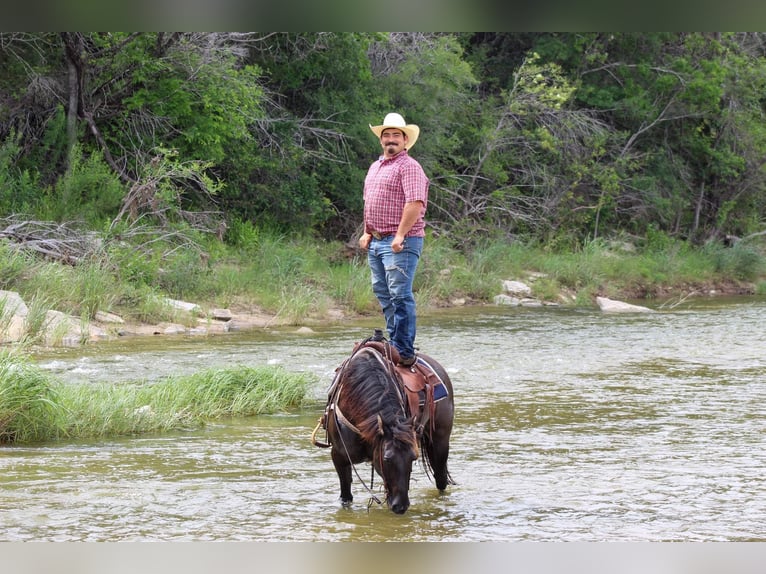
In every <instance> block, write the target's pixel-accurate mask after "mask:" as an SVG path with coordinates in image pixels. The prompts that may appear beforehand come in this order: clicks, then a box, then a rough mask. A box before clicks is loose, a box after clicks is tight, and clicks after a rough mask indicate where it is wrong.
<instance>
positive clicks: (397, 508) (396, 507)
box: [388, 497, 410, 514]
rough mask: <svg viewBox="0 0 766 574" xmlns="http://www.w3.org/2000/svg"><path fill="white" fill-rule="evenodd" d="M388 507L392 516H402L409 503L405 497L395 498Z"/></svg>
mask: <svg viewBox="0 0 766 574" xmlns="http://www.w3.org/2000/svg"><path fill="white" fill-rule="evenodd" d="M388 506H389V508H390V509H391V512H393V513H394V514H404V513H405V512H407V509H408V508H409V507H410V501H409V500H408V499H407V498H406V497H397V498H395V499H394V500H392V501H391V502H390V504H389V505H388Z"/></svg>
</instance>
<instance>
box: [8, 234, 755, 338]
mask: <svg viewBox="0 0 766 574" xmlns="http://www.w3.org/2000/svg"><path fill="white" fill-rule="evenodd" d="M227 238H228V242H227V243H222V242H220V241H217V240H216V239H214V238H212V237H206V238H204V239H203V240H202V241H200V243H199V244H198V245H197V248H195V250H194V251H193V252H192V251H190V252H188V253H187V252H185V251H184V250H183V249H178V246H177V245H174V244H172V243H168V242H163V241H159V240H158V241H156V242H154V241H148V240H147V241H144V242H143V243H141V244H136V245H131V244H129V243H128V242H126V241H120V242H113V243H109V244H108V246H107V248H105V249H104V251H103V253H101V254H100V255H99V258H98V259H94V260H93V261H89V262H88V263H87V264H85V265H78V266H65V265H61V264H58V263H56V262H50V261H44V260H39V259H34V258H32V257H30V256H26V255H25V256H23V255H20V254H19V252H18V251H17V250H14V249H8V248H7V247H6V248H4V247H3V245H2V243H0V271H2V273H0V281H1V282H2V283H0V285H1V286H2V287H4V288H5V289H10V290H16V291H19V293H20V294H21V295H22V297H24V298H25V299H29V298H38V299H39V300H40V301H45V302H46V304H48V305H49V308H51V309H56V310H59V311H62V312H64V313H68V314H71V315H75V316H80V317H83V318H84V319H90V318H92V317H93V316H94V315H95V313H96V311H98V310H104V311H112V312H115V313H118V314H120V315H122V316H123V317H124V318H126V319H127V320H137V321H141V322H144V323H159V322H163V321H173V322H195V321H196V318H195V317H184V316H181V315H179V313H178V312H177V311H175V310H174V309H172V308H169V307H168V306H167V305H165V304H163V303H162V301H163V298H164V297H171V298H184V299H186V300H188V301H192V302H195V303H197V304H198V305H200V306H201V307H202V308H203V309H206V308H207V309H209V308H212V307H230V306H234V307H237V308H242V307H245V308H247V307H251V308H258V309H259V310H261V311H264V312H266V313H271V314H273V315H275V316H277V320H278V321H279V322H282V323H287V324H299V323H302V322H303V321H305V320H307V319H310V318H311V319H322V318H325V317H328V316H330V313H329V311H330V310H332V309H333V308H335V307H339V308H341V309H342V310H345V311H348V312H351V313H358V314H375V313H378V312H379V307H378V304H377V301H376V300H375V298H374V296H373V294H372V290H371V288H370V276H369V269H368V267H367V262H366V258H365V256H364V254H363V253H362V254H357V255H353V256H351V257H348V251H347V248H346V247H345V246H344V245H343V244H341V243H340V242H331V241H322V240H320V239H317V238H315V237H310V236H304V237H300V236H286V235H283V234H280V233H278V232H276V231H273V230H269V229H262V228H259V227H256V226H254V225H253V224H251V223H246V222H234V223H233V224H232V226H231V228H230V230H229V233H228V234H227ZM624 243H625V242H623V244H624ZM634 243H635V245H632V246H631V247H633V249H625V248H624V245H623V246H620V245H619V244H618V243H617V242H613V243H611V242H608V241H605V240H596V241H591V242H589V243H587V244H584V245H582V246H580V247H579V248H577V249H575V250H572V251H556V250H554V249H552V248H551V247H550V246H549V245H535V244H526V243H524V242H522V241H513V242H509V241H507V240H505V239H502V238H501V239H497V240H486V241H484V242H478V243H471V244H470V245H461V244H460V243H459V241H458V240H457V239H456V238H454V237H450V236H448V235H442V236H439V237H436V236H431V235H429V236H428V237H427V238H426V242H425V247H424V251H423V255H422V257H421V260H420V264H419V268H418V273H417V275H416V276H415V291H416V298H417V301H418V304H419V305H420V308H421V311H423V310H427V309H428V308H429V307H438V306H442V305H444V304H449V303H450V302H451V301H452V300H455V299H465V300H466V301H468V302H479V303H482V302H489V301H492V298H493V297H494V296H495V295H497V294H498V293H499V291H500V290H501V287H502V281H503V280H504V279H518V280H527V279H531V278H532V277H533V274H534V277H536V279H535V281H533V282H532V281H530V284H531V286H532V289H533V293H534V295H535V296H537V297H539V298H542V299H546V300H557V295H558V294H559V292H560V291H566V292H567V294H568V295H570V297H569V299H568V300H569V301H573V304H575V305H592V304H594V303H593V298H594V296H595V295H596V294H601V295H606V296H612V297H620V296H629V297H632V298H640V297H655V296H658V295H661V294H667V293H671V292H673V290H674V289H676V290H685V291H686V292H688V291H689V290H691V289H692V288H693V286H694V285H701V284H711V283H716V282H723V281H734V282H737V281H739V282H749V283H751V284H755V285H759V281H763V280H765V279H766V277H765V276H764V273H766V265H765V264H764V262H765V261H766V259H765V258H764V255H763V250H759V249H758V248H757V246H756V245H749V244H748V245H739V244H738V245H737V246H735V247H734V248H728V247H724V246H723V245H720V244H715V243H711V244H708V245H706V246H704V247H692V246H690V245H689V244H686V243H683V242H679V241H676V240H674V239H672V238H669V237H666V236H662V237H655V236H653V237H651V238H649V239H646V240H644V241H643V244H641V242H638V241H636V242H634ZM202 251H204V252H205V253H207V254H208V257H200V253H201V252H202ZM6 276H7V277H9V278H10V279H6ZM757 289H759V291H760V292H763V290H764V289H766V288H764V287H761V286H759V287H757ZM181 296H182V297H181ZM0 327H1V325H0Z"/></svg>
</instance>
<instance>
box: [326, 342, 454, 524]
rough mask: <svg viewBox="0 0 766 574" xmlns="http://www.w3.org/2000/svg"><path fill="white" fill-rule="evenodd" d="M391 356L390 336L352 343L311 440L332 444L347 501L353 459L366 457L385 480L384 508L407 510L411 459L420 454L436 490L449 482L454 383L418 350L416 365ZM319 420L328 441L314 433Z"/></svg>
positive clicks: (349, 502)
mask: <svg viewBox="0 0 766 574" xmlns="http://www.w3.org/2000/svg"><path fill="white" fill-rule="evenodd" d="M394 355H396V349H394V348H393V347H391V346H390V345H389V344H388V343H387V342H377V343H370V342H369V340H368V341H365V342H362V343H360V344H359V345H357V347H356V349H355V350H354V352H353V353H352V355H351V356H350V357H349V358H348V359H346V360H345V361H344V362H343V364H342V365H341V366H340V367H339V368H338V369H337V371H336V376H335V380H334V381H333V384H332V386H331V388H330V392H329V396H328V403H327V408H326V410H325V414H324V416H323V417H322V419H320V423H319V424H318V425H317V428H316V429H315V431H314V435H313V436H312V442H313V443H314V444H315V445H317V446H324V447H327V446H331V447H332V451H331V456H332V461H333V464H334V465H335V470H336V472H337V473H338V478H339V480H340V498H341V501H342V503H343V504H344V505H349V504H351V502H352V500H353V498H354V497H353V495H352V494H351V481H352V469H353V470H354V471H356V469H355V468H354V467H353V465H354V464H357V463H359V462H363V461H371V462H372V466H373V468H374V470H375V472H377V474H378V475H379V476H380V477H381V478H382V479H383V485H384V488H385V492H386V503H387V504H388V507H389V508H390V509H391V510H392V511H393V512H395V513H396V514H404V513H405V512H406V511H407V509H408V508H409V506H410V499H409V487H410V474H411V473H412V463H413V462H414V461H415V460H417V458H418V456H419V453H420V452H422V453H423V461H424V463H425V468H426V472H429V471H430V473H431V474H432V475H433V477H434V480H435V482H436V487H437V488H438V489H439V490H440V491H443V490H444V489H445V488H446V487H447V485H448V484H454V482H453V481H452V478H451V477H450V474H449V471H448V470H447V457H448V455H449V439H450V433H451V432H452V420H453V414H454V400H453V396H452V382H451V381H450V379H449V376H448V375H447V373H446V372H445V370H444V368H443V367H442V366H441V365H440V364H439V363H437V362H436V361H435V360H433V359H432V358H430V357H428V356H426V355H423V354H420V355H419V359H418V362H417V363H416V365H415V366H414V367H412V368H405V367H397V366H396V363H397V361H398V358H397V357H395V356H394ZM439 386H441V387H440V388H439ZM435 388H436V392H435ZM418 390H419V394H418ZM413 393H414V394H413ZM410 394H412V396H408V395H410ZM436 396H438V398H435V397H436ZM320 425H322V426H324V428H325V429H326V431H327V442H326V443H320V442H318V441H317V440H316V438H315V437H316V432H317V430H318V429H319V426H320ZM357 476H358V475H357ZM359 480H360V482H362V483H363V481H362V479H361V477H359ZM368 490H369V488H368ZM373 498H374V495H373Z"/></svg>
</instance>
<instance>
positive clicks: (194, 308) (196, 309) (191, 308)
mask: <svg viewBox="0 0 766 574" xmlns="http://www.w3.org/2000/svg"><path fill="white" fill-rule="evenodd" d="M163 301H164V302H165V303H166V304H168V305H170V306H171V307H173V308H174V309H180V310H181V311H188V312H189V313H202V308H201V307H200V306H199V305H197V304H196V303H187V302H186V301H179V300H177V299H168V298H165V299H163Z"/></svg>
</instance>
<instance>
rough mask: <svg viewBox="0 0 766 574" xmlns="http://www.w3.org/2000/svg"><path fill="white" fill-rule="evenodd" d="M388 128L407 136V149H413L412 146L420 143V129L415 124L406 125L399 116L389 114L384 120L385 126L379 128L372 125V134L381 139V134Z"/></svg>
mask: <svg viewBox="0 0 766 574" xmlns="http://www.w3.org/2000/svg"><path fill="white" fill-rule="evenodd" d="M388 128H394V129H397V130H401V131H402V132H404V133H405V134H406V135H407V149H412V146H414V145H415V142H416V141H418V136H419V135H420V128H419V127H418V126H416V125H415V124H407V123H405V121H404V118H403V117H402V116H400V115H399V114H388V115H387V116H386V117H385V118H384V119H383V124H381V125H379V126H373V125H370V129H371V130H372V133H374V134H375V135H376V136H378V139H380V134H382V133H383V130H385V129H388Z"/></svg>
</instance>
